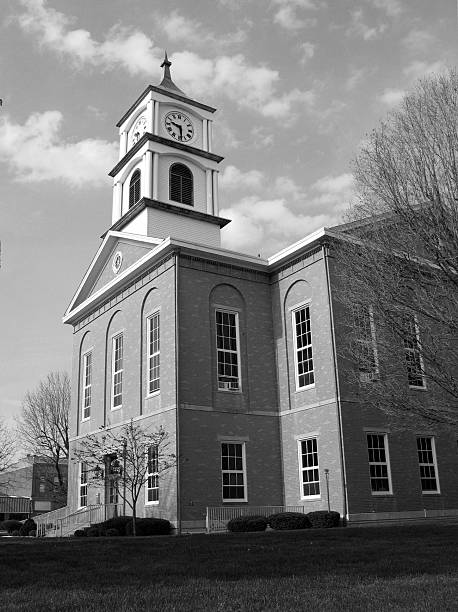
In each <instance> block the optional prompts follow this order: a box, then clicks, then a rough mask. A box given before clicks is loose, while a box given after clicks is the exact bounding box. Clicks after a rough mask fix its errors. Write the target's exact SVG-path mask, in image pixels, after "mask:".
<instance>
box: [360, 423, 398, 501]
mask: <svg viewBox="0 0 458 612" xmlns="http://www.w3.org/2000/svg"><path fill="white" fill-rule="evenodd" d="M369 436H381V437H382V438H383V451H384V453H385V461H374V460H373V461H371V457H370V454H369ZM366 448H367V458H368V463H369V484H370V487H371V494H372V495H375V496H376V497H377V496H378V497H380V496H383V495H393V482H392V480H391V462H390V450H389V445H388V434H387V433H386V432H382V431H366ZM371 449H374V447H371ZM371 466H374V467H377V466H385V467H386V471H387V476H386V479H387V480H388V490H387V491H376V490H374V489H373V488H372V480H373V479H374V480H375V479H377V478H379V479H381V478H383V479H385V476H372V474H371Z"/></svg>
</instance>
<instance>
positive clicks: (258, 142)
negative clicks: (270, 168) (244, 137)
mask: <svg viewBox="0 0 458 612" xmlns="http://www.w3.org/2000/svg"><path fill="white" fill-rule="evenodd" d="M273 143H274V135H273V133H272V132H271V131H269V130H268V129H266V128H265V127H263V126H260V125H257V126H255V127H253V128H252V129H251V131H250V145H251V146H252V147H254V148H255V149H265V148H267V147H271V146H272V145H273Z"/></svg>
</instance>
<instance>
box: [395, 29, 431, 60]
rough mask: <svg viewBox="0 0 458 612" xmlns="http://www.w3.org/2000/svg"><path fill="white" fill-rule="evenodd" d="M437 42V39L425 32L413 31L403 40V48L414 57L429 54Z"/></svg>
mask: <svg viewBox="0 0 458 612" xmlns="http://www.w3.org/2000/svg"><path fill="white" fill-rule="evenodd" d="M435 42H436V37H435V36H433V35H432V34H430V33H429V32H425V31H424V30H411V31H410V32H409V33H408V35H407V36H406V37H405V38H404V39H403V40H402V44H403V46H404V47H405V48H406V49H407V51H409V53H412V54H414V55H417V54H427V53H428V51H429V50H430V48H431V47H432V46H433V45H434V43H435Z"/></svg>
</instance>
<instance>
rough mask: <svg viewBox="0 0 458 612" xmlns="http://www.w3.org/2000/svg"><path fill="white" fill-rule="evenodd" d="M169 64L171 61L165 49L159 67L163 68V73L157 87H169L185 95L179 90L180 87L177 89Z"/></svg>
mask: <svg viewBox="0 0 458 612" xmlns="http://www.w3.org/2000/svg"><path fill="white" fill-rule="evenodd" d="M171 65H172V62H171V61H169V58H168V57H167V51H165V54H164V61H163V62H162V64H161V68H164V75H163V77H162V81H161V82H160V83H159V87H163V88H164V89H171V90H172V91H176V92H178V93H180V94H182V95H184V96H185V95H186V94H185V93H184V92H183V91H181V89H178V87H177V86H176V85H175V83H174V82H173V81H172V77H171V74H170V66H171Z"/></svg>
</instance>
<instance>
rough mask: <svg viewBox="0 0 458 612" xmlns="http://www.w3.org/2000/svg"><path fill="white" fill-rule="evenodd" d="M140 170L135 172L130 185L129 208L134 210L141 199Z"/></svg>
mask: <svg viewBox="0 0 458 612" xmlns="http://www.w3.org/2000/svg"><path fill="white" fill-rule="evenodd" d="M140 179H141V173H140V170H135V172H134V173H133V174H132V178H131V179H130V185H129V208H132V206H134V205H135V204H136V203H137V202H138V201H139V199H140Z"/></svg>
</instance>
